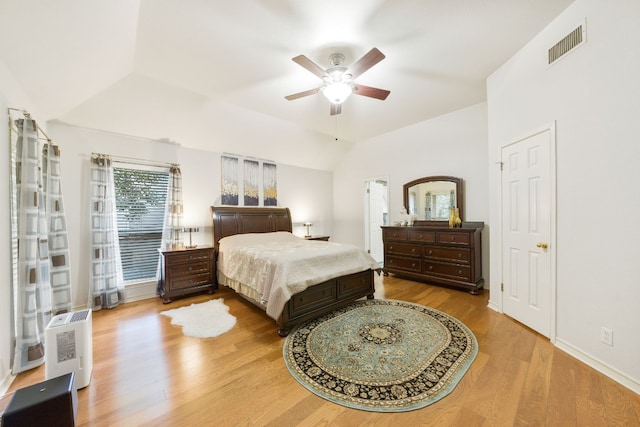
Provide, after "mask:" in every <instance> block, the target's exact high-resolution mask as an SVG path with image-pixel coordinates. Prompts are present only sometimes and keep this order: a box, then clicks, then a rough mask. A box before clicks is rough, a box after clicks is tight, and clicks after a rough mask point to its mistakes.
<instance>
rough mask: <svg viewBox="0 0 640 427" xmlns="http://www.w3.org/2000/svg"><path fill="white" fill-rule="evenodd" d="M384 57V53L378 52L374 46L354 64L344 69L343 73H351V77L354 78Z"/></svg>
mask: <svg viewBox="0 0 640 427" xmlns="http://www.w3.org/2000/svg"><path fill="white" fill-rule="evenodd" d="M384 58H385V56H384V53H382V52H380V51H379V50H378V49H376V48H375V47H374V48H373V49H371V50H370V51H369V52H367V53H366V54H365V55H364V56H363V57H362V58H360V59H358V61H356V63H355V64H353V65H352V66H351V67H349V68H348V69H347V71H345V74H351V76H352V77H351V78H352V79H355V78H356V77H358V76H359V75H360V74H362V73H364V72H365V71H367V70H368V69H369V68H371V67H373V66H374V65H376V64H377V63H378V62H380V61H382V60H383V59H384Z"/></svg>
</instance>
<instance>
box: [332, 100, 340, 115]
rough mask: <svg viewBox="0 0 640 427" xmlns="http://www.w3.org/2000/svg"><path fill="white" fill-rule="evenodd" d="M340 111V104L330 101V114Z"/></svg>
mask: <svg viewBox="0 0 640 427" xmlns="http://www.w3.org/2000/svg"><path fill="white" fill-rule="evenodd" d="M340 113H342V104H334V103H331V115H332V116H335V115H336V114H340Z"/></svg>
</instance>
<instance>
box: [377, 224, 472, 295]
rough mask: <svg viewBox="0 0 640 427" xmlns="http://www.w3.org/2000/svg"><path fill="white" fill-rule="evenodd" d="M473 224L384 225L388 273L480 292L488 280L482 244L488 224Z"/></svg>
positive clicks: (385, 258)
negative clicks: (485, 227)
mask: <svg viewBox="0 0 640 427" xmlns="http://www.w3.org/2000/svg"><path fill="white" fill-rule="evenodd" d="M472 224H473V226H465V227H463V228H448V227H446V226H445V227H442V226H406V227H386V226H383V227H382V241H383V243H384V274H385V275H387V274H388V273H393V274H397V275H399V276H406V277H408V278H411V279H418V280H422V281H425V282H428V283H433V284H439V285H446V286H452V287H456V288H461V289H466V290H468V291H469V292H471V293H472V294H474V295H475V294H477V293H478V292H479V290H480V289H482V285H483V284H484V279H483V278H482V252H481V244H480V236H481V233H482V228H483V227H484V224H483V223H477V222H476V223H472Z"/></svg>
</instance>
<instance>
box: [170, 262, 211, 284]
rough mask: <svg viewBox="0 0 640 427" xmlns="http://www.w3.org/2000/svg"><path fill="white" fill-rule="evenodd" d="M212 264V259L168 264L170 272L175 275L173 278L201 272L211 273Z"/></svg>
mask: <svg viewBox="0 0 640 427" xmlns="http://www.w3.org/2000/svg"><path fill="white" fill-rule="evenodd" d="M211 268H212V264H211V261H209V260H206V261H198V262H192V263H191V264H175V263H171V264H170V265H168V266H167V269H168V270H169V271H168V274H170V275H171V277H173V279H174V280H175V279H177V278H179V277H181V276H189V275H193V274H199V273H207V274H208V273H209V271H211Z"/></svg>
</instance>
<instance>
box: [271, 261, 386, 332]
mask: <svg viewBox="0 0 640 427" xmlns="http://www.w3.org/2000/svg"><path fill="white" fill-rule="evenodd" d="M374 292H375V283H374V280H373V270H366V271H361V272H360V273H355V274H349V275H347V276H340V277H336V278H334V279H330V280H327V281H326V282H323V283H320V284H317V285H313V286H311V287H309V288H307V289H305V290H304V291H303V292H300V293H298V294H295V295H294V296H293V297H291V299H290V300H289V302H288V303H287V305H286V306H285V307H284V310H283V311H282V315H281V317H280V319H279V320H278V335H280V336H281V337H285V336H287V334H289V331H290V330H291V328H292V327H293V326H294V325H296V324H298V323H300V322H304V321H307V320H311V319H314V318H316V317H318V316H322V315H323V314H327V313H330V312H332V311H333V310H335V309H337V308H340V307H342V306H344V305H347V304H349V303H350V302H353V301H355V300H357V299H360V298H362V297H365V296H366V297H367V298H369V299H371V298H373V294H374Z"/></svg>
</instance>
